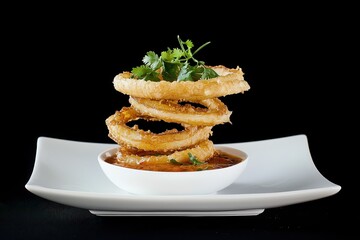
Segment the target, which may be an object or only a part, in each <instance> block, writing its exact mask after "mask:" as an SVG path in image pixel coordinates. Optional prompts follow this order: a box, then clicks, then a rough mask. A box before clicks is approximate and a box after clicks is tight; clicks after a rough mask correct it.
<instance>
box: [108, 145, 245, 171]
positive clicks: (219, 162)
mask: <svg viewBox="0 0 360 240" xmlns="http://www.w3.org/2000/svg"><path fill="white" fill-rule="evenodd" d="M105 161H106V162H108V163H110V164H115V165H118V166H122V167H127V168H134V169H139V170H150V171H162V172H191V171H203V170H211V169H219V168H225V167H230V166H233V165H235V164H237V163H240V162H242V161H243V158H241V157H239V156H234V155H230V154H228V153H226V152H223V151H220V150H217V151H216V153H215V154H214V156H213V157H212V158H210V159H209V160H207V161H206V162H204V163H203V164H198V165H194V164H191V163H186V164H185V163H184V164H180V163H179V164H176V163H170V162H169V163H166V164H149V163H146V162H144V163H141V164H137V165H134V164H126V163H124V162H121V161H118V159H117V158H116V156H115V155H114V156H110V157H108V158H107V159H105Z"/></svg>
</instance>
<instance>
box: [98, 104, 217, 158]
mask: <svg viewBox="0 0 360 240" xmlns="http://www.w3.org/2000/svg"><path fill="white" fill-rule="evenodd" d="M140 118H143V119H147V120H152V121H158V120H159V119H155V118H149V117H148V116H145V115H143V114H141V113H140V112H138V111H136V110H135V109H133V108H132V107H123V108H122V109H121V110H120V111H116V112H115V114H113V115H111V116H109V117H108V118H107V119H106V120H105V122H106V125H107V127H108V130H109V137H110V138H111V139H113V140H114V141H115V142H117V143H118V144H119V145H126V146H129V147H134V148H137V149H141V150H146V151H164V152H167V151H174V150H182V149H184V148H187V147H190V146H193V145H195V144H197V143H199V142H201V141H204V140H206V139H208V138H209V136H210V135H211V134H212V131H211V129H212V126H193V125H188V124H187V125H185V124H184V125H183V127H184V130H182V131H178V130H177V129H173V130H166V131H165V132H162V133H159V134H155V133H153V132H151V131H144V130H141V129H137V128H136V127H132V128H131V127H129V126H127V125H126V123H128V122H129V121H132V120H137V119H140Z"/></svg>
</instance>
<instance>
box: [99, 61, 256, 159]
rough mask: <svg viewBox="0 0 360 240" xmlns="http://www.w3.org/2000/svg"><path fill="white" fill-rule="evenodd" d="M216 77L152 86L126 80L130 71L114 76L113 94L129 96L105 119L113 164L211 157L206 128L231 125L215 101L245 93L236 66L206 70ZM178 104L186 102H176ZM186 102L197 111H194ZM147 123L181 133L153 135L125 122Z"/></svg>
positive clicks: (223, 107)
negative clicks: (115, 161)
mask: <svg viewBox="0 0 360 240" xmlns="http://www.w3.org/2000/svg"><path fill="white" fill-rule="evenodd" d="M211 68H212V69H213V70H214V71H216V72H217V74H218V75H219V77H216V78H211V79H204V80H198V81H181V82H176V81H174V82H168V81H164V80H162V81H160V82H152V81H145V80H141V79H135V78H132V76H131V73H130V72H123V73H120V74H118V75H116V76H115V78H114V81H113V84H114V87H115V89H116V90H117V91H119V92H121V93H123V94H126V95H129V102H130V104H131V106H130V107H123V108H122V109H121V110H120V111H116V112H115V113H114V114H113V115H111V116H109V117H108V118H107V119H106V121H105V122H106V126H107V128H108V130H109V137H110V138H111V139H112V140H114V141H115V142H116V143H118V144H119V150H118V153H117V159H118V161H122V162H124V163H126V164H130V165H131V164H141V163H144V162H146V163H151V164H158V163H162V164H163V163H170V162H171V161H172V160H175V161H177V162H180V163H185V162H189V161H190V160H189V154H190V155H193V156H195V157H196V159H197V160H198V161H200V162H205V161H206V160H207V159H209V158H211V157H212V156H213V154H214V153H215V148H214V145H213V142H212V141H210V140H209V137H210V136H211V135H212V127H213V126H215V125H217V124H223V123H227V122H229V123H231V122H230V115H231V113H232V112H231V111H229V110H228V108H227V106H226V105H225V104H224V103H223V102H222V101H221V100H220V99H219V97H222V96H226V95H230V94H236V93H243V92H244V91H247V90H249V89H250V86H249V84H248V83H247V82H246V81H245V80H244V78H243V72H242V70H241V68H239V67H237V68H236V69H229V68H226V67H224V66H214V67H211ZM182 102H188V103H186V104H181V103H182ZM191 103H194V104H200V105H202V106H203V107H195V106H193V105H192V104H191ZM138 119H145V120H148V121H159V120H163V121H165V122H172V123H178V124H181V125H182V126H183V128H184V130H181V131H179V130H176V129H172V130H166V131H164V132H162V133H158V134H156V133H153V132H151V131H144V130H142V129H139V128H138V126H137V125H135V126H134V127H130V126H128V125H127V123H128V122H130V121H134V120H138Z"/></svg>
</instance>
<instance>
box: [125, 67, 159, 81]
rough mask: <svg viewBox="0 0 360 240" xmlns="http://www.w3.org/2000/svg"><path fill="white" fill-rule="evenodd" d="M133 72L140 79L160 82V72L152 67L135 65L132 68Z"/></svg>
mask: <svg viewBox="0 0 360 240" xmlns="http://www.w3.org/2000/svg"><path fill="white" fill-rule="evenodd" d="M131 72H132V74H133V75H134V76H135V77H136V78H139V79H143V80H147V81H155V82H159V81H160V78H159V73H158V72H154V71H153V70H152V69H151V68H150V67H148V66H145V65H141V66H140V67H135V68H133V69H132V71H131Z"/></svg>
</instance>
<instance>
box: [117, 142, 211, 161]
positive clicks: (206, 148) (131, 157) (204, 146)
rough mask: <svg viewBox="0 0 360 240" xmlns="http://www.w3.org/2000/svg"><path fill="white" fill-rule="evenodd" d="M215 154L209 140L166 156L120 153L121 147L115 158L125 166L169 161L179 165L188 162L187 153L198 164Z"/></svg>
mask: <svg viewBox="0 0 360 240" xmlns="http://www.w3.org/2000/svg"><path fill="white" fill-rule="evenodd" d="M214 152H215V148H214V144H213V142H212V141H210V140H205V141H202V142H200V143H199V144H197V145H195V146H193V147H191V148H188V149H185V150H181V151H175V152H173V153H170V154H168V155H138V154H132V153H128V152H127V151H126V150H125V151H122V150H121V147H120V148H119V150H118V152H117V154H116V157H117V160H118V161H120V162H123V163H126V164H133V165H135V164H141V163H144V162H146V163H150V164H160V163H169V162H170V160H171V159H174V160H176V161H177V162H181V163H188V162H189V153H191V154H192V155H194V156H196V159H197V160H198V161H200V162H205V161H206V160H207V159H209V158H211V157H212V156H213V154H214Z"/></svg>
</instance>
